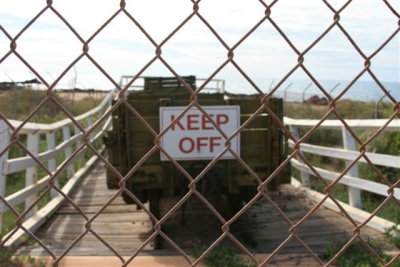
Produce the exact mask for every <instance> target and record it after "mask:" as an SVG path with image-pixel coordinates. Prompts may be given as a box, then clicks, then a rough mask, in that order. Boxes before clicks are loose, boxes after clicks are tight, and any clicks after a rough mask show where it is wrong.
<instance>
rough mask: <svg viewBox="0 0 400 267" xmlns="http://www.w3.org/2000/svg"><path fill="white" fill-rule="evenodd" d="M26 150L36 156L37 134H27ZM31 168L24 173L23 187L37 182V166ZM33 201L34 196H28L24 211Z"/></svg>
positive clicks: (37, 150)
mask: <svg viewBox="0 0 400 267" xmlns="http://www.w3.org/2000/svg"><path fill="white" fill-rule="evenodd" d="M27 142H28V143H27V148H28V150H29V151H30V152H31V154H33V155H38V153H39V134H37V133H34V134H33V133H29V134H28V141H27ZM34 164H35V165H34V166H32V167H29V168H27V169H26V171H25V174H26V175H25V187H28V186H30V185H33V184H34V183H36V181H37V178H38V177H37V175H38V170H37V165H36V163H34ZM34 200H35V196H29V197H27V198H26V199H25V210H26V209H28V208H29V206H30V205H31V204H32V203H33V201H34ZM35 210H36V208H34V209H32V210H31V212H34V211H35Z"/></svg>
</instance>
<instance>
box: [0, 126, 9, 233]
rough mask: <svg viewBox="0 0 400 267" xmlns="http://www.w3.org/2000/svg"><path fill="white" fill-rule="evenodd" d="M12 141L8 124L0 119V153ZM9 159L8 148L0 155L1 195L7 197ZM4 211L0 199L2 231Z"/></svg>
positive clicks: (0, 227) (0, 225)
mask: <svg viewBox="0 0 400 267" xmlns="http://www.w3.org/2000/svg"><path fill="white" fill-rule="evenodd" d="M9 143H10V132H9V129H8V125H7V124H6V123H5V122H4V121H3V120H0V154H1V153H2V152H3V150H4V149H5V148H6V147H7V146H8V144H9ZM7 159H8V150H7V151H5V152H4V153H3V155H1V156H0V196H1V197H5V194H6V175H5V171H4V164H5V162H6V161H7ZM3 213H4V203H3V202H2V201H1V200H0V233H1V229H2V226H3Z"/></svg>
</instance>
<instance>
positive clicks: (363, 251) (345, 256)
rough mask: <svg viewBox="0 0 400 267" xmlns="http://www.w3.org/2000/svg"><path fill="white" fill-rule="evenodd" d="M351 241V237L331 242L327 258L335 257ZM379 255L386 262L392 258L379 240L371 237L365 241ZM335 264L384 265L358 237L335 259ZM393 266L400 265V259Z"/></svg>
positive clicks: (360, 266) (345, 265)
mask: <svg viewBox="0 0 400 267" xmlns="http://www.w3.org/2000/svg"><path fill="white" fill-rule="evenodd" d="M348 241H349V239H343V240H340V241H337V242H334V243H330V244H329V245H328V247H327V255H326V258H325V260H330V259H331V258H332V257H334V256H335V255H336V254H337V253H338V252H339V251H340V250H341V249H342V248H343V247H344V246H345V245H346V244H347V242H348ZM365 242H366V243H367V244H368V245H369V246H370V247H371V248H372V249H373V250H374V251H375V252H376V254H377V255H379V257H380V258H381V259H382V260H383V261H385V262H386V263H387V262H389V261H390V260H391V257H389V256H388V255H385V254H384V253H383V251H382V249H381V248H380V244H379V242H378V241H376V240H374V239H370V240H367V241H365ZM334 264H335V265H336V266H340V267H375V266H376V267H378V266H382V264H381V263H380V261H379V260H378V258H377V257H376V256H375V255H374V254H372V252H371V251H369V250H368V248H367V247H366V246H365V245H364V244H363V242H361V240H359V239H356V240H353V242H352V243H351V244H350V245H349V246H348V247H347V249H346V250H345V251H344V252H343V253H342V254H340V255H339V257H338V258H337V259H336V260H335V262H334ZM391 266H392V267H400V261H399V260H397V261H395V262H394V263H393V264H392V265H391Z"/></svg>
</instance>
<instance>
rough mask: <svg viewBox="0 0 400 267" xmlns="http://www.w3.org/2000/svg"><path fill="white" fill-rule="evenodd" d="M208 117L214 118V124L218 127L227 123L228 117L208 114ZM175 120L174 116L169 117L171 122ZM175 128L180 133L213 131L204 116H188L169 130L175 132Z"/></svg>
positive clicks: (212, 127)
mask: <svg viewBox="0 0 400 267" xmlns="http://www.w3.org/2000/svg"><path fill="white" fill-rule="evenodd" d="M209 116H210V118H212V119H214V117H215V124H216V125H218V126H221V125H224V124H227V123H228V122H229V117H228V115H226V114H215V115H214V114H209ZM175 118H176V117H175V115H171V122H172V121H174V120H175ZM175 127H176V128H177V129H178V130H182V131H185V130H189V131H196V130H214V125H213V124H212V122H211V120H209V119H208V118H207V116H206V115H205V114H188V115H186V116H184V117H183V118H182V119H181V120H179V121H177V122H176V123H175V124H174V125H172V127H171V130H172V131H175Z"/></svg>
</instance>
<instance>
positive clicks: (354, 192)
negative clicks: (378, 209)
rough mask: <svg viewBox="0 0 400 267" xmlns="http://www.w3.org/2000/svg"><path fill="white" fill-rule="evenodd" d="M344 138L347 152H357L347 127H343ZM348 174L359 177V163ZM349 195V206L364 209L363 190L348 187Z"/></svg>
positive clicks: (347, 163)
mask: <svg viewBox="0 0 400 267" xmlns="http://www.w3.org/2000/svg"><path fill="white" fill-rule="evenodd" d="M342 137H343V147H344V148H345V149H347V150H353V151H355V150H356V142H355V140H354V138H353V136H352V135H351V134H350V132H349V131H348V130H347V129H346V127H344V126H343V127H342ZM350 162H351V161H348V160H347V161H346V165H349V164H350ZM348 174H349V175H350V176H353V177H358V163H357V164H355V165H354V166H353V167H352V168H350V170H349V171H348ZM347 191H348V194H349V204H350V205H351V206H353V207H356V208H359V209H361V208H362V200H361V190H360V189H358V188H354V187H350V186H349V187H348V189H347Z"/></svg>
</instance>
